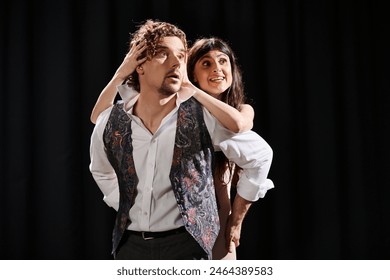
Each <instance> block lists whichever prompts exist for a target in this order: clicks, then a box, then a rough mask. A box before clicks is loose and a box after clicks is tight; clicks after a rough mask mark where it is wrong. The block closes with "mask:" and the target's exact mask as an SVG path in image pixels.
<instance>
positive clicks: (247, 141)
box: [205, 113, 274, 202]
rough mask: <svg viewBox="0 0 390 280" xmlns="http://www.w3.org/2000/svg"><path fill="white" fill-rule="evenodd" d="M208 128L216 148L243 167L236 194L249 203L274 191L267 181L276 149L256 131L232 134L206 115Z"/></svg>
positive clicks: (272, 185)
mask: <svg viewBox="0 0 390 280" xmlns="http://www.w3.org/2000/svg"><path fill="white" fill-rule="evenodd" d="M205 121H206V125H207V127H208V128H209V131H210V129H212V130H211V133H210V135H211V137H212V139H213V143H214V146H215V147H216V148H217V149H220V150H221V151H222V152H223V153H224V154H225V155H226V157H227V158H228V159H229V160H230V161H232V162H234V163H235V164H237V165H238V166H240V167H241V168H242V172H241V174H240V178H239V180H238V183H237V193H238V194H239V195H240V196H241V197H242V198H244V199H246V200H248V201H252V202H254V201H257V200H258V199H259V198H263V197H264V196H265V194H266V193H267V191H268V190H269V189H272V188H274V184H273V182H272V181H271V180H270V179H268V173H269V170H270V168H271V163H272V158H273V150H272V148H271V147H270V145H269V144H268V143H267V142H266V141H265V140H264V139H263V138H262V137H261V136H260V135H258V134H257V133H256V132H254V131H246V132H243V133H233V132H231V131H230V130H228V129H226V128H224V127H223V126H222V125H220V124H219V123H218V122H217V121H216V119H215V118H214V117H212V116H211V115H210V113H206V114H205Z"/></svg>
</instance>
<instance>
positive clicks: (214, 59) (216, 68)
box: [194, 50, 233, 99]
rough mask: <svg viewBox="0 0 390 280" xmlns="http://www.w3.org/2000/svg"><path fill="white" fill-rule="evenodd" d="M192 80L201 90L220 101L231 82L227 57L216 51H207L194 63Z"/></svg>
mask: <svg viewBox="0 0 390 280" xmlns="http://www.w3.org/2000/svg"><path fill="white" fill-rule="evenodd" d="M194 80H195V82H197V83H198V84H199V87H200V88H201V89H202V90H204V91H205V92H207V93H208V94H210V95H212V96H214V97H215V98H217V99H221V93H223V92H224V91H225V90H227V89H228V88H229V87H230V86H231V85H232V82H233V76H232V67H231V64H230V59H229V57H228V56H227V55H226V54H225V53H223V52H220V51H218V50H212V51H209V52H208V53H206V54H205V55H204V56H202V57H201V58H200V59H199V60H198V61H197V62H196V64H195V68H194Z"/></svg>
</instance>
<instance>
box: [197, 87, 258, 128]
mask: <svg viewBox="0 0 390 280" xmlns="http://www.w3.org/2000/svg"><path fill="white" fill-rule="evenodd" d="M193 96H194V97H195V98H196V99H197V100H198V101H199V102H200V103H201V104H202V105H203V106H205V107H206V109H207V110H209V111H210V113H211V114H212V115H213V116H214V117H216V119H217V120H218V121H219V122H220V123H221V124H222V125H223V126H224V127H226V128H227V129H229V130H231V131H232V132H235V133H238V132H244V131H247V130H250V129H252V127H253V118H254V116H255V112H254V110H253V108H252V106H251V105H249V104H243V105H241V108H240V109H239V110H237V109H236V108H234V107H232V106H230V105H229V104H227V103H225V102H222V101H221V100H218V99H216V98H214V97H213V96H211V95H209V94H207V93H206V92H204V91H202V90H199V89H198V90H196V92H195V93H194V95H193Z"/></svg>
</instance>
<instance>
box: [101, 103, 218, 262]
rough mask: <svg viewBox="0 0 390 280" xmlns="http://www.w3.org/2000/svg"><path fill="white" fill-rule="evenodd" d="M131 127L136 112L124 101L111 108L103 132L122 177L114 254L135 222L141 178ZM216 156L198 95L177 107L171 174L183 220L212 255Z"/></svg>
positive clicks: (216, 231)
mask: <svg viewBox="0 0 390 280" xmlns="http://www.w3.org/2000/svg"><path fill="white" fill-rule="evenodd" d="M131 133H132V131H131V118H130V117H129V116H128V115H127V114H126V112H125V111H124V110H123V103H118V104H116V105H115V106H114V107H113V109H112V112H111V115H110V117H109V120H108V122H107V125H106V127H105V130H104V135H103V140H104V145H105V149H106V153H107V157H108V160H109V161H110V163H111V165H112V166H113V168H114V170H115V172H116V174H117V177H118V184H119V194H120V197H119V209H118V213H117V216H116V221H115V226H114V230H113V240H112V242H113V248H112V253H113V254H114V255H115V252H116V249H117V247H118V244H119V242H120V240H121V238H122V236H123V233H124V231H125V230H126V228H127V227H128V226H129V224H130V223H131V221H130V219H129V210H130V208H131V207H132V205H133V204H134V199H135V193H136V188H137V183H138V178H137V173H136V170H135V166H134V159H133V145H132V138H131ZM213 157H214V150H213V145H212V142H211V138H210V135H209V133H208V130H207V127H206V124H205V122H204V119H203V109H202V107H201V105H200V104H199V102H198V101H196V100H195V99H194V98H190V99H189V100H187V101H186V102H183V103H182V104H181V105H180V107H179V110H178V118H177V127H176V136H175V145H174V151H173V159H172V167H171V171H170V174H169V178H170V181H171V184H172V189H173V191H174V193H175V197H176V201H177V204H178V209H179V212H180V214H181V217H182V219H183V222H184V226H185V227H186V229H187V231H188V232H189V233H190V234H191V235H192V236H193V238H194V239H195V240H196V241H197V242H198V243H199V245H200V246H201V247H202V248H203V249H204V251H205V252H206V253H207V254H208V256H209V258H210V259H211V253H212V248H213V245H214V242H215V239H216V238H217V235H218V232H219V217H218V211H217V203H216V198H215V190H214V182H213V171H212V168H213ZM162 203H163V202H162Z"/></svg>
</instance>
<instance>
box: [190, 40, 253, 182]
mask: <svg viewBox="0 0 390 280" xmlns="http://www.w3.org/2000/svg"><path fill="white" fill-rule="evenodd" d="M213 50H218V51H220V52H223V53H224V54H226V55H227V56H228V57H229V59H230V65H231V67H232V76H233V79H232V80H233V81H232V85H231V86H230V87H229V88H228V89H227V90H226V91H225V92H223V93H222V95H221V101H223V102H225V103H227V104H229V105H230V106H232V107H234V108H236V109H237V110H240V106H241V105H242V104H244V103H245V101H246V99H245V92H244V83H243V80H242V72H241V69H240V67H239V65H238V63H237V59H236V56H235V55H234V53H233V50H232V49H231V48H230V46H229V45H228V44H227V43H226V42H225V41H223V40H222V39H220V38H216V37H212V38H202V39H198V40H197V41H195V43H194V44H193V45H192V47H191V49H190V51H189V54H188V62H187V72H188V78H189V79H190V81H191V82H192V83H193V84H194V85H196V86H197V87H199V84H198V83H197V82H195V81H194V69H195V65H196V63H197V62H198V61H199V59H201V58H202V57H203V56H204V55H205V54H207V53H208V52H210V51H213ZM232 168H233V165H232V164H231V163H230V162H229V160H228V159H227V158H226V156H225V155H224V154H223V153H221V152H217V153H215V169H214V171H215V174H214V177H215V178H217V179H219V180H220V181H221V182H223V183H228V182H225V181H224V174H225V172H226V170H228V169H229V170H230V178H229V182H230V181H231V180H232V177H233V174H232V172H231V171H232ZM238 169H239V168H238V167H236V169H235V171H236V172H238ZM236 172H235V173H236Z"/></svg>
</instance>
